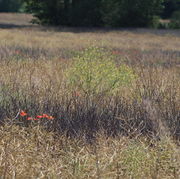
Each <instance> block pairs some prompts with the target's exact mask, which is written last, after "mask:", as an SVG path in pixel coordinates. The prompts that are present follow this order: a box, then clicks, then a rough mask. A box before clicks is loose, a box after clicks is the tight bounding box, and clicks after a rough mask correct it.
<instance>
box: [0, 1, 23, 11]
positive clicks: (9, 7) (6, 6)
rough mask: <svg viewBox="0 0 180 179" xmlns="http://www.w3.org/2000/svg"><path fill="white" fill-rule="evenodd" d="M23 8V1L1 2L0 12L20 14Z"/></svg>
mask: <svg viewBox="0 0 180 179" xmlns="http://www.w3.org/2000/svg"><path fill="white" fill-rule="evenodd" d="M22 6H23V1H22V0H0V12H18V11H19V10H20V9H21V7H22Z"/></svg>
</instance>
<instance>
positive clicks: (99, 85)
mask: <svg viewBox="0 0 180 179" xmlns="http://www.w3.org/2000/svg"><path fill="white" fill-rule="evenodd" d="M66 76H67V78H68V84H69V85H70V87H71V88H73V89H77V90H78V91H81V92H83V93H85V94H88V95H99V94H100V95H101V94H106V93H112V92H115V91H117V90H118V88H119V87H122V86H128V85H130V84H131V82H132V81H133V80H134V79H135V78H136V75H135V74H134V73H133V70H132V69H131V68H130V67H128V66H127V65H125V64H124V65H121V66H117V65H116V63H115V62H114V56H113V55H112V54H110V53H109V52H107V51H105V49H103V48H98V47H90V48H87V49H85V50H84V51H83V52H81V53H79V55H78V56H76V57H75V59H74V61H73V64H72V66H71V67H70V68H69V69H68V70H67V74H66Z"/></svg>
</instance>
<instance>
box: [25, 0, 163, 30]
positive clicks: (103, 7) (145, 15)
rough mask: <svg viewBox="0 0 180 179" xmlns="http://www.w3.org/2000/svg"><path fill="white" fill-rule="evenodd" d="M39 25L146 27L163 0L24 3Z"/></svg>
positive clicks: (41, 0)
mask: <svg viewBox="0 0 180 179" xmlns="http://www.w3.org/2000/svg"><path fill="white" fill-rule="evenodd" d="M25 1H26V2H27V7H28V10H29V12H32V13H33V14H34V16H35V17H36V18H38V20H39V22H40V23H42V24H53V25H68V26H118V27H119V26H120V27H127V26H128V27H135V26H138V27H144V26H148V25H149V24H150V23H151V21H152V20H153V17H154V16H155V15H158V14H159V13H160V12H161V10H162V7H163V6H162V5H163V4H162V3H163V1H164V0H146V1H144V0H25Z"/></svg>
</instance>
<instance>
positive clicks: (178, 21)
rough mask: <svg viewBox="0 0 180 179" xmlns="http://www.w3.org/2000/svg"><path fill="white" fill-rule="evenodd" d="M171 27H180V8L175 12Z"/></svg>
mask: <svg viewBox="0 0 180 179" xmlns="http://www.w3.org/2000/svg"><path fill="white" fill-rule="evenodd" d="M170 28H173V29H180V10H179V11H175V12H174V13H173V15H172V19H171V23H170Z"/></svg>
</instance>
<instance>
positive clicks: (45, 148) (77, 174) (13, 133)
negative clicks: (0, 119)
mask: <svg viewBox="0 0 180 179" xmlns="http://www.w3.org/2000/svg"><path fill="white" fill-rule="evenodd" d="M0 136H1V139H0V153H1V157H0V173H1V177H2V178H78V179H80V178H107V179H108V178H132V177H133V178H165V179H166V178H178V176H179V174H180V173H179V165H180V163H179V160H180V155H179V153H178V150H179V149H178V148H177V146H176V145H175V144H174V143H173V142H172V141H171V140H169V139H168V138H165V139H164V140H162V141H159V142H156V143H153V141H152V142H148V143H147V142H146V141H143V140H140V139H139V140H135V139H131V140H130V139H129V138H127V137H119V138H104V135H103V134H99V135H98V136H97V137H96V140H94V144H93V145H91V144H88V143H86V142H85V140H84V139H83V138H81V139H67V138H66V137H65V136H58V134H54V133H51V132H47V131H46V130H44V129H43V128H41V127H40V126H34V127H29V128H24V127H18V126H15V125H12V124H6V125H5V126H3V127H1V129H0Z"/></svg>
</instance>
